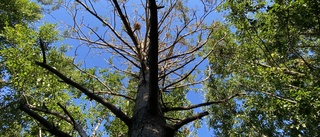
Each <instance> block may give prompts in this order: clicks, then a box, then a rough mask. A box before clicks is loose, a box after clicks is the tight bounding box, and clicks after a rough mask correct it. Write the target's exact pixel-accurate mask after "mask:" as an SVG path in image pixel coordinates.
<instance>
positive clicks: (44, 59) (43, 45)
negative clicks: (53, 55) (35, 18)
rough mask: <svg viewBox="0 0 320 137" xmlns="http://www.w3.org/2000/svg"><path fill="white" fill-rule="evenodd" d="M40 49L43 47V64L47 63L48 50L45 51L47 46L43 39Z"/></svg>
mask: <svg viewBox="0 0 320 137" xmlns="http://www.w3.org/2000/svg"><path fill="white" fill-rule="evenodd" d="M40 47H41V51H42V59H43V63H47V59H46V50H45V44H44V42H43V41H42V39H41V38H40Z"/></svg>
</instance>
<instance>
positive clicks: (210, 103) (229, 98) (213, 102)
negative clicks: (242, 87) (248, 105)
mask: <svg viewBox="0 0 320 137" xmlns="http://www.w3.org/2000/svg"><path fill="white" fill-rule="evenodd" d="M241 95H246V93H237V94H234V95H232V96H230V97H228V98H226V99H222V100H218V101H210V102H205V103H200V104H196V105H191V106H183V107H173V108H163V112H169V111H179V110H190V109H195V108H198V107H203V106H209V105H212V104H219V103H225V102H228V101H229V100H231V99H233V98H235V97H237V96H241Z"/></svg>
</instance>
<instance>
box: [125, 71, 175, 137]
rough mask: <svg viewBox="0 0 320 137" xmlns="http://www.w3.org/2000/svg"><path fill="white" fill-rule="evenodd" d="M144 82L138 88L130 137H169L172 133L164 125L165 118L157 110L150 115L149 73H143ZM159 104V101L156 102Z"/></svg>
mask: <svg viewBox="0 0 320 137" xmlns="http://www.w3.org/2000/svg"><path fill="white" fill-rule="evenodd" d="M145 74H146V75H145V78H146V80H145V81H144V80H141V81H140V83H139V87H138V93H137V97H136V103H135V107H134V113H133V117H132V119H131V120H132V125H131V127H130V128H129V136H130V137H170V136H173V132H170V131H171V130H170V128H168V126H167V125H166V121H165V118H164V117H163V114H162V112H161V109H160V108H158V111H157V112H156V114H154V113H150V106H149V103H148V99H149V95H150V94H149V92H150V91H149V90H150V88H149V73H148V72H146V73H145ZM157 102H159V100H157Z"/></svg>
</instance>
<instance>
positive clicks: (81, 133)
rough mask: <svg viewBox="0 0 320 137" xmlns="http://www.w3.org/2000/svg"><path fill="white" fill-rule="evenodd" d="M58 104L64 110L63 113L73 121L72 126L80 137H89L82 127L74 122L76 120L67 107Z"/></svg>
mask: <svg viewBox="0 0 320 137" xmlns="http://www.w3.org/2000/svg"><path fill="white" fill-rule="evenodd" d="M57 104H58V105H59V106H60V108H61V109H62V110H63V112H64V113H66V114H67V115H68V117H69V118H70V120H71V124H72V125H73V127H74V128H75V129H76V130H77V131H78V133H79V135H80V136H81V137H88V135H87V133H86V132H85V131H84V130H83V129H82V127H81V125H80V124H79V123H77V122H76V121H75V120H74V118H73V117H72V115H71V114H70V113H69V111H68V110H67V109H66V107H64V106H62V105H61V104H60V103H59V102H58V103H57Z"/></svg>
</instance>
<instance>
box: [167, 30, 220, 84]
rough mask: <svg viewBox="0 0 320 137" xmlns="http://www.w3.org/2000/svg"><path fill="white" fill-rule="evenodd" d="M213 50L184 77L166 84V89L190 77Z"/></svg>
mask: <svg viewBox="0 0 320 137" xmlns="http://www.w3.org/2000/svg"><path fill="white" fill-rule="evenodd" d="M225 37H226V35H225V36H223V37H222V38H221V39H219V40H218V41H217V42H216V43H215V45H214V46H213V47H215V46H216V45H217V44H218V43H219V42H220V41H222V40H223V39H224V38H225ZM213 51H214V49H212V50H210V51H209V53H208V54H207V55H205V56H204V57H203V58H202V60H200V61H199V62H198V63H197V64H196V65H195V66H194V67H193V68H192V69H191V70H190V72H189V73H187V74H186V75H184V77H182V78H180V79H179V80H177V81H175V82H173V83H171V84H169V85H168V86H166V87H165V88H164V89H167V88H168V87H171V86H173V85H175V84H177V83H179V82H181V81H183V80H184V79H186V78H187V77H189V76H190V75H191V74H192V73H193V72H194V71H195V70H196V68H197V67H198V66H199V65H200V64H201V63H202V62H203V61H204V60H206V59H207V58H208V57H209V55H210V54H211V53H212V52H213Z"/></svg>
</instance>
